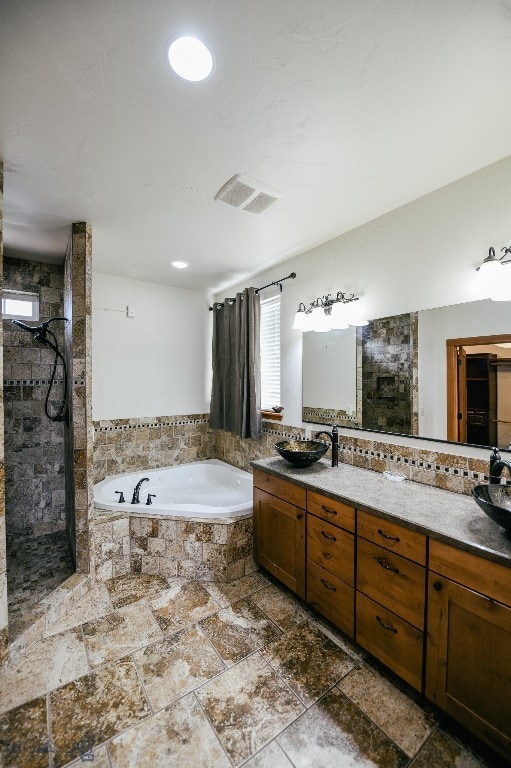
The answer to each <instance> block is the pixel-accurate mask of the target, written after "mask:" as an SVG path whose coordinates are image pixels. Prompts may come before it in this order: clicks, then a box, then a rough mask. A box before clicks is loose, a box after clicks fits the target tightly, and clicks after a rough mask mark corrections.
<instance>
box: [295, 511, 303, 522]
mask: <svg viewBox="0 0 511 768" xmlns="http://www.w3.org/2000/svg"><path fill="white" fill-rule="evenodd" d="M302 517H303V515H302V513H301V512H298V513H297V515H296V519H297V520H301V519H302Z"/></svg>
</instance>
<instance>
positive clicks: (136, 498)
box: [131, 477, 149, 504]
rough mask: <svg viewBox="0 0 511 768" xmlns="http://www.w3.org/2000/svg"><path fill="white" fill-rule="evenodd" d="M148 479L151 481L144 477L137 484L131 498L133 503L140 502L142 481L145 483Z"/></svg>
mask: <svg viewBox="0 0 511 768" xmlns="http://www.w3.org/2000/svg"><path fill="white" fill-rule="evenodd" d="M146 480H147V482H149V478H148V477H143V478H142V480H139V481H138V483H137V484H136V486H135V490H134V491H133V498H132V499H131V503H132V504H140V486H141V485H142V483H145V481H146Z"/></svg>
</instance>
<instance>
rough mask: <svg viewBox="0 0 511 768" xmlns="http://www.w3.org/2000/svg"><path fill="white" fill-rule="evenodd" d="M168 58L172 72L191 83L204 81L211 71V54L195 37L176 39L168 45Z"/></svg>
mask: <svg viewBox="0 0 511 768" xmlns="http://www.w3.org/2000/svg"><path fill="white" fill-rule="evenodd" d="M168 57H169V63H170V66H171V67H172V69H173V70H174V72H175V73H176V74H177V75H179V76H180V77H182V78H184V79H185V80H191V81H192V82H198V81H199V80H205V79H206V77H208V75H210V74H211V70H212V69H213V57H212V56H211V53H210V52H209V50H208V49H207V48H206V46H205V45H204V43H202V42H201V41H200V40H197V38H196V37H178V38H177V40H174V42H173V43H171V44H170V46H169V51H168Z"/></svg>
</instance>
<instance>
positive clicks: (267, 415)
mask: <svg viewBox="0 0 511 768" xmlns="http://www.w3.org/2000/svg"><path fill="white" fill-rule="evenodd" d="M261 416H262V417H263V419H268V420H269V421H282V413H275V411H261Z"/></svg>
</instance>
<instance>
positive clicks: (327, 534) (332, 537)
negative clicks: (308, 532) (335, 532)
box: [321, 531, 337, 541]
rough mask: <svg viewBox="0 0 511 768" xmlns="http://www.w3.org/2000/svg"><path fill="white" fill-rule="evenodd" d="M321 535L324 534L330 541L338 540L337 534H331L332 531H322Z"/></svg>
mask: <svg viewBox="0 0 511 768" xmlns="http://www.w3.org/2000/svg"><path fill="white" fill-rule="evenodd" d="M321 535H322V536H323V537H324V538H325V539H329V540H330V541H337V539H336V537H335V536H332V534H331V533H325V531H321Z"/></svg>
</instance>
